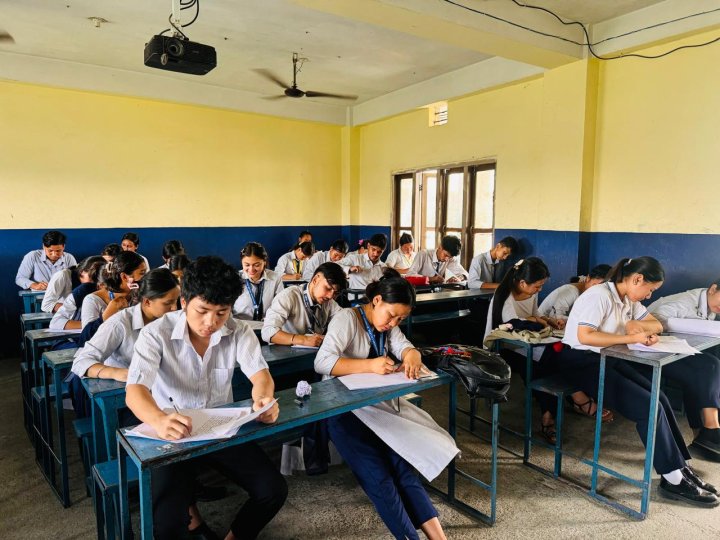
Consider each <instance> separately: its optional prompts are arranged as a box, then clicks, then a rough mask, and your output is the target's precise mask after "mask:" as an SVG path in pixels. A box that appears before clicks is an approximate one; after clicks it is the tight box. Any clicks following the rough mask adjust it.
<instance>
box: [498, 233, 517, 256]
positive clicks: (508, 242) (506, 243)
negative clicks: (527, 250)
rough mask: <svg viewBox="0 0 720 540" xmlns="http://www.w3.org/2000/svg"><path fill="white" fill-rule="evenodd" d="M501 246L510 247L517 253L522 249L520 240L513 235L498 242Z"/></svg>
mask: <svg viewBox="0 0 720 540" xmlns="http://www.w3.org/2000/svg"><path fill="white" fill-rule="evenodd" d="M498 244H500V245H501V246H505V247H506V248H510V251H512V252H513V253H517V252H518V250H519V249H520V244H518V241H517V240H515V239H514V238H513V237H512V236H506V237H505V238H503V239H502V240H500V241H499V242H498Z"/></svg>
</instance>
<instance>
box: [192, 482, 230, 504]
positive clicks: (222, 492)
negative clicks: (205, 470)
mask: <svg viewBox="0 0 720 540" xmlns="http://www.w3.org/2000/svg"><path fill="white" fill-rule="evenodd" d="M227 496H228V492H227V488H226V487H225V486H205V485H199V486H198V487H197V490H196V491H195V500H196V501H200V502H212V501H219V500H220V499H224V498H225V497H227Z"/></svg>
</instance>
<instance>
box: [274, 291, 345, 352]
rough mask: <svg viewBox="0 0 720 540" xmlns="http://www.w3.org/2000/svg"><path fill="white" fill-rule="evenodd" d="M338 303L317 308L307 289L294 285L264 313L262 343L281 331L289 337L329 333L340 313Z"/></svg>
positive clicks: (326, 303)
mask: <svg viewBox="0 0 720 540" xmlns="http://www.w3.org/2000/svg"><path fill="white" fill-rule="evenodd" d="M340 309H341V308H340V306H339V305H338V304H337V302H335V300H329V301H327V302H325V303H324V304H317V303H316V302H315V301H314V300H313V299H312V298H311V297H310V294H309V293H308V290H307V285H303V286H302V287H301V286H299V285H291V286H290V287H286V288H285V289H284V290H282V291H281V292H280V293H279V294H278V295H277V296H275V298H274V299H273V301H272V305H271V306H270V309H268V310H267V311H266V312H265V321H264V325H263V328H262V332H261V335H262V339H263V341H265V342H266V343H270V339H272V337H273V336H274V335H275V334H277V333H278V332H279V331H280V330H282V331H283V332H287V333H289V334H298V335H305V334H313V333H315V334H321V335H324V334H325V331H326V330H327V327H328V324H329V323H330V319H332V317H333V316H334V315H335V314H336V313H337V312H338V311H340Z"/></svg>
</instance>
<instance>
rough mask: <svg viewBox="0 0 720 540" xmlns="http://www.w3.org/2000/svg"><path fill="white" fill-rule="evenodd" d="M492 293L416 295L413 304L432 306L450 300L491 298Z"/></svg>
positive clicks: (479, 290) (455, 292) (474, 290)
mask: <svg viewBox="0 0 720 540" xmlns="http://www.w3.org/2000/svg"><path fill="white" fill-rule="evenodd" d="M492 295H493V292H492V291H483V290H482V289H465V290H462V291H442V292H432V293H422V294H418V295H417V297H416V299H415V303H416V304H417V305H420V304H434V303H436V302H447V301H451V300H464V299H467V298H492Z"/></svg>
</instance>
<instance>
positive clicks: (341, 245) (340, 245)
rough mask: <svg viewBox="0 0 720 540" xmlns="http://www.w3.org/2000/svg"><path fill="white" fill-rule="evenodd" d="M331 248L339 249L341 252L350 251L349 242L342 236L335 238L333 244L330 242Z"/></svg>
mask: <svg viewBox="0 0 720 540" xmlns="http://www.w3.org/2000/svg"><path fill="white" fill-rule="evenodd" d="M330 249H334V250H335V251H339V252H340V253H347V252H348V251H349V249H350V248H349V247H348V243H347V242H346V241H345V240H343V239H342V238H340V239H339V240H335V241H334V242H333V243H332V244H330Z"/></svg>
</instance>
